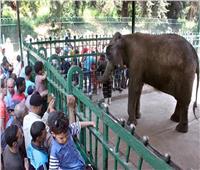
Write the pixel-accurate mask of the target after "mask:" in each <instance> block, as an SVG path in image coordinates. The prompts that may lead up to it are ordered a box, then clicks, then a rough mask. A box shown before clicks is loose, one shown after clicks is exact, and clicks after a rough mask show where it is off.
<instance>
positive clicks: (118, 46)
mask: <svg viewBox="0 0 200 170" xmlns="http://www.w3.org/2000/svg"><path fill="white" fill-rule="evenodd" d="M115 35H116V37H115V38H116V39H115V42H114V43H113V48H112V56H113V64H114V65H120V66H122V67H123V65H124V57H125V51H124V50H125V42H124V39H123V36H122V35H121V34H120V33H116V34H115Z"/></svg>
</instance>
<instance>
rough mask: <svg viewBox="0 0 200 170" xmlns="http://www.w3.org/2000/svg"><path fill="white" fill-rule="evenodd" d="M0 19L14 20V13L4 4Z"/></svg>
mask: <svg viewBox="0 0 200 170" xmlns="http://www.w3.org/2000/svg"><path fill="white" fill-rule="evenodd" d="M2 18H13V19H14V18H16V12H15V11H13V10H12V9H11V7H10V6H8V5H6V4H4V6H3V10H2Z"/></svg>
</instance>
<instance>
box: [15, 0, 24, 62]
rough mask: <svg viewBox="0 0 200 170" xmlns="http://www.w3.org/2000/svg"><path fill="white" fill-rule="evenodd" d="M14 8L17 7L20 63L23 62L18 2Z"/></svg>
mask: <svg viewBox="0 0 200 170" xmlns="http://www.w3.org/2000/svg"><path fill="white" fill-rule="evenodd" d="M16 7H17V27H18V35H19V46H20V54H21V61H24V60H23V51H22V35H21V24H20V13H19V1H16Z"/></svg>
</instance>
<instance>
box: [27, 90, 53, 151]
mask: <svg viewBox="0 0 200 170" xmlns="http://www.w3.org/2000/svg"><path fill="white" fill-rule="evenodd" d="M54 102H55V100H54V99H53V100H52V101H51V102H50V103H49V107H48V109H47V112H45V113H44V115H43V116H42V117H41V108H42V103H43V99H42V97H41V95H40V94H39V92H35V93H34V94H33V95H32V96H31V98H30V106H31V108H30V111H29V113H28V114H27V115H26V116H25V117H24V120H23V132H24V139H25V147H26V149H27V147H28V146H29V144H30V143H31V139H32V137H31V134H30V129H31V125H32V124H33V123H34V122H35V121H43V122H44V123H45V124H46V122H47V119H48V111H50V112H52V111H54Z"/></svg>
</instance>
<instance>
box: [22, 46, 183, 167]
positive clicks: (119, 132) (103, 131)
mask: <svg viewBox="0 0 200 170" xmlns="http://www.w3.org/2000/svg"><path fill="white" fill-rule="evenodd" d="M24 50H26V51H27V58H28V63H29V64H30V65H33V64H34V63H35V61H38V60H40V61H42V62H43V63H44V66H45V69H46V71H47V85H48V91H49V93H53V94H54V95H55V97H56V109H57V110H60V111H64V112H65V113H67V114H68V111H67V106H66V103H67V102H66V96H67V95H68V94H72V95H74V96H75V97H76V98H77V113H76V116H77V117H78V118H79V120H93V121H95V123H96V127H95V128H92V127H89V128H84V129H83V130H81V134H80V136H79V137H77V138H75V140H76V144H77V147H78V149H79V151H80V152H81V154H82V155H83V157H84V159H85V161H86V163H90V164H92V165H93V167H94V168H95V169H103V170H107V169H115V170H116V169H127V170H128V169H130V170H132V169H136V168H137V169H143V168H144V169H145V168H154V169H158V170H160V169H162V170H165V169H180V168H179V167H178V166H177V165H176V164H175V163H173V161H171V160H170V156H169V155H168V154H166V155H162V154H160V153H159V152H158V151H156V150H155V149H154V148H153V147H152V146H150V145H149V143H148V137H143V139H141V138H139V137H138V136H137V135H136V134H135V131H134V130H135V127H134V126H133V125H131V126H127V125H126V124H125V121H124V120H117V119H116V118H114V117H113V116H112V115H111V114H110V113H109V110H108V107H107V106H106V105H104V104H102V103H99V105H97V104H94V103H93V102H92V100H91V99H90V98H89V97H87V96H85V94H84V93H83V92H82V87H83V72H82V70H81V69H80V68H79V67H77V66H73V67H71V68H70V70H69V72H68V76H67V81H66V80H65V79H64V78H63V77H62V76H61V75H60V73H59V72H58V70H56V69H55V68H54V67H53V66H52V65H51V64H50V62H48V61H47V60H46V58H45V57H44V55H42V54H40V53H39V52H38V50H37V49H36V48H34V47H33V46H32V45H31V44H30V43H24ZM74 74H78V76H79V77H78V79H79V81H78V85H76V86H75V85H73V81H72V80H73V76H74Z"/></svg>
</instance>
